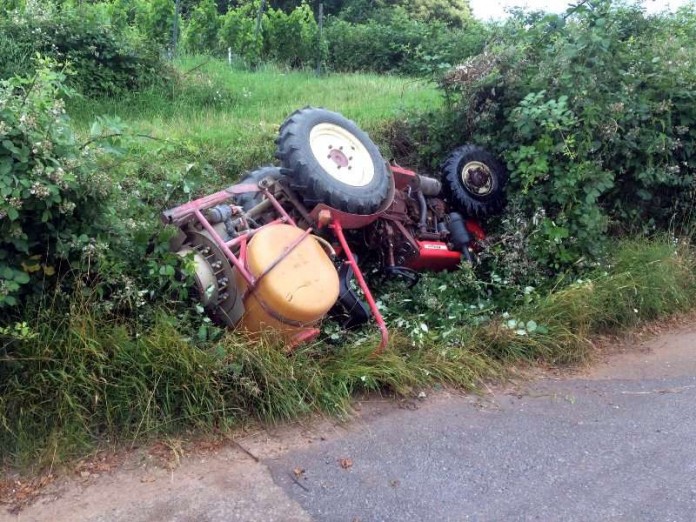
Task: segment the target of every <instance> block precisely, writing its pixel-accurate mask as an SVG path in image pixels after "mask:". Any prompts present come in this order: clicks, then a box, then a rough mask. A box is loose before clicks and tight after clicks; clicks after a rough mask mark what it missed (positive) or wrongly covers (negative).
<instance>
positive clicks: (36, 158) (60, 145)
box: [0, 67, 112, 306]
mask: <svg viewBox="0 0 696 522" xmlns="http://www.w3.org/2000/svg"><path fill="white" fill-rule="evenodd" d="M63 80H64V75H63V74H62V73H57V72H53V71H51V69H50V68H47V67H42V68H40V69H39V70H38V71H37V73H36V75H35V77H34V78H33V79H21V78H14V79H12V80H9V81H3V82H2V83H0V276H1V277H2V279H0V306H7V305H15V304H17V303H18V298H19V297H20V296H21V295H23V294H26V293H28V292H30V291H35V292H40V291H41V290H42V289H43V287H44V286H45V285H46V284H48V283H50V282H53V281H55V277H54V276H56V275H57V273H58V272H59V271H61V270H65V269H66V268H67V266H66V262H68V263H75V264H79V263H80V261H82V260H86V261H87V262H88V261H89V257H90V256H91V255H92V254H93V252H94V250H96V248H97V245H96V243H94V242H93V241H92V239H91V238H92V237H94V236H95V235H96V233H97V232H98V231H99V230H100V223H101V220H100V217H101V215H102V212H103V210H104V209H103V206H104V204H105V201H106V200H107V198H108V197H109V194H110V192H111V190H112V184H111V182H110V181H109V179H108V177H106V176H105V175H104V174H102V173H100V172H99V171H98V170H97V168H96V165H95V163H94V161H95V158H94V157H93V155H92V154H91V153H90V151H89V150H88V149H87V148H84V149H83V148H81V147H79V146H78V145H77V143H76V141H75V137H74V136H73V134H72V132H71V130H70V128H69V126H68V124H67V118H66V116H65V111H64V109H63V101H62V96H63V95H65V94H66V90H65V88H64V87H63Z"/></svg>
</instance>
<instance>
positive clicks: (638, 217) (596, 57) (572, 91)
mask: <svg viewBox="0 0 696 522" xmlns="http://www.w3.org/2000/svg"><path fill="white" fill-rule="evenodd" d="M694 38H696V16H695V14H694V11H693V9H690V10H689V9H685V10H683V11H681V12H680V13H678V14H676V15H661V16H658V17H648V16H646V15H645V14H644V13H643V12H642V11H640V9H638V8H634V7H622V6H620V5H614V4H612V3H611V2H610V1H609V0H603V1H598V2H592V3H586V4H582V5H580V6H578V7H576V8H573V9H572V10H571V11H569V13H567V15H566V16H564V17H560V16H556V15H548V16H540V15H535V14H533V15H529V16H527V15H518V16H517V17H513V19H512V20H511V21H510V22H508V23H507V24H506V25H505V26H503V27H502V28H501V30H500V31H499V33H498V34H497V37H496V40H495V41H494V42H493V43H492V44H491V45H490V46H489V47H488V49H487V50H486V52H485V53H483V54H481V55H479V56H477V57H475V58H473V59H470V60H468V61H466V62H465V63H464V64H463V65H461V66H459V67H457V68H455V69H454V70H452V71H451V72H450V73H449V74H448V76H447V77H446V78H445V80H444V83H443V86H444V87H445V90H446V92H447V94H448V95H449V99H450V101H451V104H450V105H448V106H447V110H446V111H443V112H441V113H439V114H438V115H437V116H435V117H434V118H433V119H430V120H426V121H424V122H421V123H420V127H419V130H418V131H417V132H416V134H418V135H419V138H416V139H415V143H419V142H420V144H422V149H421V150H422V151H423V152H425V153H426V154H431V157H432V158H435V157H437V156H440V157H441V154H442V151H443V150H447V149H449V148H451V147H453V146H455V145H457V144H459V143H461V142H464V141H475V142H479V143H481V144H484V145H488V146H489V147H490V148H492V149H494V150H495V151H496V152H498V153H499V154H501V155H502V156H503V157H504V158H505V159H506V160H507V163H508V167H509V169H510V172H511V182H510V185H509V192H510V198H511V201H512V203H513V206H514V207H515V208H517V209H518V211H519V213H520V215H521V217H522V218H523V220H524V221H525V222H527V223H529V224H530V225H531V227H532V230H530V233H529V234H528V242H529V244H528V247H529V249H528V255H529V256H530V257H531V258H532V259H533V260H534V261H535V262H537V263H539V265H540V266H541V267H542V268H544V269H545V270H548V271H550V272H553V271H558V270H562V269H566V268H573V269H577V268H578V267H582V266H584V265H587V264H590V263H591V262H592V261H593V260H594V259H597V257H598V256H600V255H601V254H602V252H603V250H604V249H603V247H604V246H605V245H606V242H607V239H608V238H609V237H610V235H612V234H621V233H631V232H638V233H651V232H653V231H655V230H664V229H667V228H669V227H671V226H672V225H673V224H674V223H681V222H683V221H684V220H686V219H688V216H689V214H690V213H691V212H692V209H693V206H694V195H695V194H696V169H694V156H695V155H696V142H695V141H694V139H693V133H690V129H691V128H692V127H693V125H694V124H695V123H696V106H694V104H693V92H694V91H693V85H694V84H695V82H696V72H695V71H696V68H694V67H693V64H694V62H695V61H696V52H695V50H694V47H693V46H692V45H691V44H690V42H692V41H693V40H694Z"/></svg>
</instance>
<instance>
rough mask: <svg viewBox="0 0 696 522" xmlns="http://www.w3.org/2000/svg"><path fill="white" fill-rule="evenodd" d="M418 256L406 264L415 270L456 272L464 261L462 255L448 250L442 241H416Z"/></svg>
mask: <svg viewBox="0 0 696 522" xmlns="http://www.w3.org/2000/svg"><path fill="white" fill-rule="evenodd" d="M416 243H418V256H417V257H414V258H413V259H411V261H409V262H408V263H406V266H407V267H408V268H412V269H413V270H434V271H438V270H456V269H457V267H458V266H459V264H460V263H461V261H462V253H461V252H457V251H456V250H450V249H449V248H447V244H446V243H443V242H442V241H416Z"/></svg>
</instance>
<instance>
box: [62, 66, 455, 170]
mask: <svg viewBox="0 0 696 522" xmlns="http://www.w3.org/2000/svg"><path fill="white" fill-rule="evenodd" d="M176 66H177V70H178V71H179V76H178V80H177V81H175V82H173V83H172V84H171V85H168V86H158V87H155V88H152V89H150V90H145V91H143V92H138V93H130V94H125V95H123V96H120V97H109V98H101V99H79V100H75V101H74V102H73V103H71V104H70V105H69V107H68V109H69V113H70V115H71V116H72V117H73V119H74V121H75V122H76V124H77V126H78V128H79V129H81V130H82V131H83V132H87V131H88V129H89V128H90V125H91V124H92V121H94V119H95V117H97V116H104V115H106V116H110V117H119V118H120V119H121V120H123V121H124V122H126V123H127V124H128V125H130V126H131V127H133V128H134V129H135V130H137V131H138V132H140V133H144V134H151V135H152V136H153V137H156V138H159V139H166V140H173V141H175V142H177V143H179V144H180V146H178V147H176V150H177V151H181V150H182V146H183V148H184V149H185V151H186V152H187V153H188V155H189V157H191V156H193V157H196V155H198V156H199V157H201V158H206V159H207V160H208V161H209V162H210V163H211V164H213V165H215V166H220V167H221V168H223V169H225V168H226V169H228V170H234V169H237V170H245V169H251V168H253V167H255V166H256V165H258V164H263V163H268V162H269V161H271V160H272V159H273V150H274V139H275V137H276V134H277V130H278V126H279V125H280V123H281V122H282V121H283V120H284V119H285V118H286V117H287V116H288V115H290V114H291V113H292V112H293V111H295V110H297V109H299V108H301V107H304V106H306V105H313V106H322V107H326V108H328V109H331V110H334V111H338V112H341V113H343V114H344V115H345V116H346V117H348V118H351V119H354V120H355V121H356V122H357V123H358V124H359V125H360V126H362V127H363V128H364V129H365V130H367V131H368V132H369V131H372V130H375V129H376V128H377V127H378V126H379V125H380V124H381V123H382V122H384V121H385V120H388V119H390V118H394V117H396V116H397V115H400V114H405V113H406V111H413V110H418V109H422V108H424V107H425V108H428V107H431V108H434V107H438V106H440V105H441V104H442V99H441V96H440V94H439V93H438V92H437V90H436V89H435V86H434V85H430V84H427V83H426V82H424V81H420V80H414V79H409V78H403V77H396V76H387V75H376V74H329V75H326V76H320V77H318V76H316V75H315V74H314V73H313V72H309V71H307V72H302V71H283V70H281V69H277V68H274V67H271V66H267V67H266V68H263V69H261V70H257V71H248V70H243V69H235V68H233V67H230V66H229V65H228V64H226V63H225V62H223V61H220V60H215V59H210V58H207V57H193V58H184V59H182V60H180V61H179V62H178V63H177V64H176ZM150 144H151V143H149V142H148V143H145V145H146V146H148V145H150ZM152 145H153V146H154V147H157V144H156V143H154V144H152Z"/></svg>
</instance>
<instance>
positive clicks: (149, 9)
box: [135, 0, 174, 47]
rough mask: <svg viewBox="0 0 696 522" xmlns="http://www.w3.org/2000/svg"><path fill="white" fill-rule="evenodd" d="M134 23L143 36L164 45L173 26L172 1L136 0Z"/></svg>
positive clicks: (170, 35) (168, 40) (161, 45)
mask: <svg viewBox="0 0 696 522" xmlns="http://www.w3.org/2000/svg"><path fill="white" fill-rule="evenodd" d="M135 25H136V27H137V29H138V31H139V32H140V34H141V35H143V37H145V38H148V39H149V40H150V41H153V42H155V43H157V44H158V45H159V46H160V47H166V46H167V44H168V43H169V42H171V38H172V30H173V27H174V2H172V1H171V0H138V3H137V4H136V14H135Z"/></svg>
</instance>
